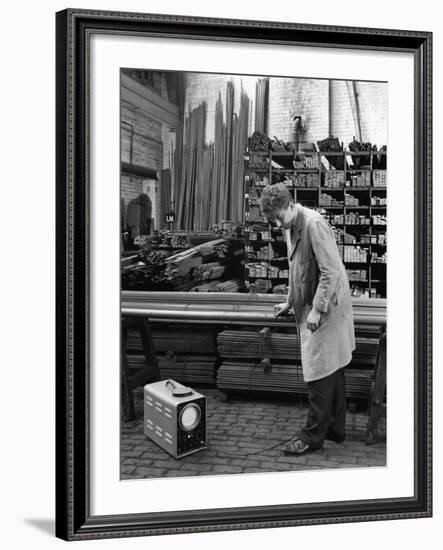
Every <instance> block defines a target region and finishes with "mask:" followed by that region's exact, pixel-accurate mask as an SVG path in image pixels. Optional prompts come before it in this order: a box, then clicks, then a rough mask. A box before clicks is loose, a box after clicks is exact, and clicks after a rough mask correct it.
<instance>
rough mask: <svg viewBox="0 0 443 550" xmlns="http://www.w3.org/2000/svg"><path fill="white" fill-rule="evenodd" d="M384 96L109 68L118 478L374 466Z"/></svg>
mask: <svg viewBox="0 0 443 550" xmlns="http://www.w3.org/2000/svg"><path fill="white" fill-rule="evenodd" d="M387 98H388V83H387V82H384V81H364V80H343V79H340V78H337V79H335V80H333V79H330V78H325V79H321V78H306V77H303V78H295V77H293V76H291V77H287V76H285V75H281V76H266V75H250V74H219V73H208V72H184V71H171V70H168V71H158V70H150V69H149V68H146V69H140V68H121V70H120V170H121V172H120V237H121V241H120V251H121V254H120V256H121V258H120V261H121V333H120V334H121V342H120V344H121V372H120V389H121V391H120V403H119V406H120V411H121V414H120V417H121V423H120V479H121V480H137V479H147V478H164V477H188V476H215V475H231V474H239V475H240V474H263V473H267V472H288V471H296V470H322V469H342V468H348V469H351V468H363V469H364V468H382V467H385V466H386V432H387V422H386V411H387V408H388V406H389V404H388V403H387V399H386V379H387V373H386V339H387V333H386V319H387V248H388V242H389V241H388V211H389V210H388V180H389V177H388V176H389V168H388V167H389V164H388V151H389V144H388V120H387V118H388V117H387V112H388V111H387Z"/></svg>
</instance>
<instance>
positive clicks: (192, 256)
mask: <svg viewBox="0 0 443 550" xmlns="http://www.w3.org/2000/svg"><path fill="white" fill-rule="evenodd" d="M224 245H225V241H224V239H215V240H212V241H209V242H206V243H203V244H201V245H198V246H195V247H193V248H191V249H189V250H184V251H183V252H179V253H178V254H174V255H173V256H170V257H169V258H167V259H166V260H165V264H166V269H165V273H166V276H167V278H168V279H169V280H171V281H173V282H174V283H175V284H177V285H179V284H181V283H185V282H189V281H190V280H191V271H192V270H195V269H196V268H198V266H200V265H202V264H203V263H204V258H205V257H208V256H211V255H217V250H218V248H217V247H220V246H224ZM223 250H224V249H223ZM203 269H204V268H203ZM197 280H199V279H197Z"/></svg>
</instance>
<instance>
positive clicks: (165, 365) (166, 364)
mask: <svg viewBox="0 0 443 550" xmlns="http://www.w3.org/2000/svg"><path fill="white" fill-rule="evenodd" d="M151 329H152V341H153V345H154V350H155V353H156V356H157V360H158V363H159V369H160V376H161V378H173V379H175V380H177V381H179V382H183V383H188V384H190V383H202V384H212V385H214V384H215V368H216V345H215V339H214V334H213V332H212V330H211V329H210V328H202V327H198V328H194V329H192V328H189V327H183V326H181V325H178V324H168V325H165V324H163V323H162V324H161V325H154V326H152V327H151ZM126 352H127V359H128V365H129V368H130V369H134V370H135V369H140V368H142V367H145V362H146V359H145V356H144V354H143V345H142V340H141V337H140V333H139V331H138V330H136V329H131V328H130V329H128V333H127V339H126Z"/></svg>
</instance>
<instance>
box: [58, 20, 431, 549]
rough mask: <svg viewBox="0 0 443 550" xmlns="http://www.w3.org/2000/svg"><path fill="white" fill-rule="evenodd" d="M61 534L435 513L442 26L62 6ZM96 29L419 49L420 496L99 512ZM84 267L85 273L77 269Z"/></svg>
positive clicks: (417, 319)
mask: <svg viewBox="0 0 443 550" xmlns="http://www.w3.org/2000/svg"><path fill="white" fill-rule="evenodd" d="M56 18H57V21H56V22H57V35H56V66H57V112H56V118H57V122H56V124H57V128H56V130H57V139H56V142H57V150H56V161H57V166H56V177H57V182H56V185H57V189H56V197H57V198H56V207H57V218H56V221H57V228H56V229H57V237H56V254H57V259H56V268H57V274H56V293H57V296H56V298H57V306H56V326H57V335H56V369H57V370H56V390H57V395H56V407H57V420H56V435H57V442H56V535H57V536H58V537H60V538H63V539H65V540H83V539H92V538H106V537H124V536H141V535H158V534H172V533H185V532H197V531H218V530H229V529H254V528H267V527H279V526H296V525H308V524H310V525H315V524H323V523H333V522H351V521H369V520H381V519H386V520H387V519H404V518H419V517H428V516H430V515H431V513H432V487H431V485H432V449H431V433H432V417H431V353H432V348H431V346H432V342H431V338H432V334H431V327H432V317H431V316H432V306H431V298H432V296H431V293H432V272H431V268H432V263H431V262H432V251H431V246H432V241H431V226H432V199H431V180H432V172H431V170H432V167H431V142H432V121H431V114H432V97H431V94H432V57H431V56H432V33H429V32H415V31H402V30H388V29H369V28H351V27H336V26H320V25H305V24H303V25H300V24H294V23H282V22H264V21H260V22H259V21H243V20H227V19H206V18H197V17H185V16H171V15H157V14H155V15H152V14H138V13H126V12H124V13H120V12H99V11H90V10H77V9H70V10H66V11H62V12H59V13H57V16H56ZM94 33H101V34H103V33H104V34H110V35H112V34H120V35H121V34H123V35H127V36H131V35H132V36H135V35H137V36H169V37H171V36H174V37H181V38H188V39H192V40H198V39H206V40H208V39H210V40H222V41H223V40H225V41H227V40H229V41H245V42H256V43H268V44H291V45H303V46H314V47H324V48H353V49H369V50H381V51H386V52H410V53H412V54H413V56H414V81H415V98H414V104H415V136H414V150H415V163H414V164H415V174H414V176H415V177H414V186H415V220H414V224H415V225H414V234H415V251H414V259H415V274H414V275H415V296H414V304H415V312H414V315H415V318H414V324H415V341H414V348H415V357H414V361H415V395H414V399H415V402H414V410H415V471H414V479H415V491H414V496H413V497H410V498H388V499H377V500H371V501H369V500H362V501H358V502H355V501H352V502H322V503H315V504H294V505H272V506H271V505H263V506H254V507H241V508H229V509H216V510H213V509H210V510H196V511H179V512H161V513H145V514H131V515H128V514H117V515H113V516H92V515H91V512H90V483H89V475H90V472H89V466H88V465H89V450H90V443H89V405H90V397H89V391H88V387H89V378H90V370H89V312H88V303H89V283H88V281H89V279H88V277H89V269H88V267H89V246H88V245H89V234H88V231H89V229H88V219H89V204H88V196H89V185H90V183H89V119H88V117H89V41H90V37H91V35H93V34H94ZM74 273H75V276H74Z"/></svg>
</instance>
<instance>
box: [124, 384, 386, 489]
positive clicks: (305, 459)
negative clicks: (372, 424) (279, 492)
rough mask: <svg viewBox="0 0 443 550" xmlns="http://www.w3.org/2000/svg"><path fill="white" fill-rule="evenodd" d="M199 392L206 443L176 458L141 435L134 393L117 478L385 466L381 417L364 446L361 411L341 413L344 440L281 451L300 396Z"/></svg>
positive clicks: (298, 412)
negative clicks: (295, 452) (300, 451)
mask: <svg viewBox="0 0 443 550" xmlns="http://www.w3.org/2000/svg"><path fill="white" fill-rule="evenodd" d="M195 389H197V390H198V388H195ZM200 391H201V393H203V394H204V395H205V396H206V398H207V435H208V448H207V449H205V450H202V451H198V452H196V453H194V454H191V455H188V456H186V457H183V458H181V459H178V460H177V459H175V458H173V457H171V456H170V455H169V454H168V453H166V452H165V451H163V449H161V448H160V447H158V446H157V445H156V444H155V443H154V442H152V441H151V440H150V439H149V438H147V437H146V436H145V435H144V433H143V394H142V391H140V392H139V393H137V398H136V410H137V419H136V420H135V421H132V422H123V423H122V429H121V449H120V452H121V479H123V480H126V479H142V478H151V477H166V476H168V477H183V476H195V475H216V474H235V473H239V474H240V473H252V472H276V471H290V470H308V469H322V468H356V467H357V468H358V467H367V466H385V465H386V437H385V424H384V421H383V424H382V425H381V426H380V429H379V438H378V441H377V443H376V444H375V445H366V444H365V441H364V437H365V432H366V425H367V418H368V417H367V415H366V414H365V413H362V412H355V413H353V412H349V411H348V412H347V416H346V441H345V442H343V443H341V444H336V443H333V442H330V441H326V442H325V444H324V447H323V449H321V450H319V451H315V452H313V453H310V454H306V455H303V456H300V457H293V456H285V455H284V454H283V453H282V450H281V447H282V446H283V444H282V442H283V441H285V440H287V439H288V438H291V437H292V435H295V434H296V433H297V430H298V429H299V428H300V427H302V426H303V425H304V422H305V419H306V414H307V408H306V402H305V401H300V400H299V399H293V400H289V399H285V400H282V399H280V398H279V399H270V398H269V397H267V398H261V397H251V396H231V397H230V398H229V399H227V400H226V398H225V396H224V394H223V393H221V392H219V391H218V390H215V389H204V390H200ZM270 447H275V448H270ZM264 449H266V450H264Z"/></svg>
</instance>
